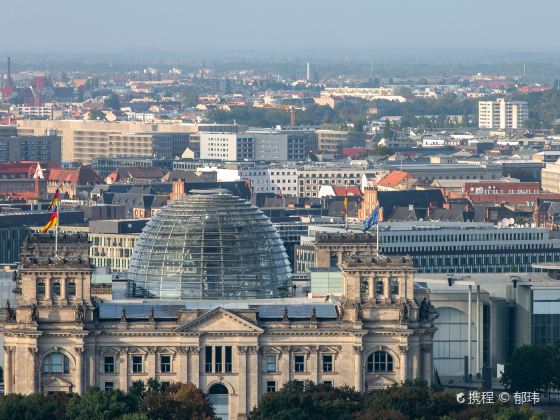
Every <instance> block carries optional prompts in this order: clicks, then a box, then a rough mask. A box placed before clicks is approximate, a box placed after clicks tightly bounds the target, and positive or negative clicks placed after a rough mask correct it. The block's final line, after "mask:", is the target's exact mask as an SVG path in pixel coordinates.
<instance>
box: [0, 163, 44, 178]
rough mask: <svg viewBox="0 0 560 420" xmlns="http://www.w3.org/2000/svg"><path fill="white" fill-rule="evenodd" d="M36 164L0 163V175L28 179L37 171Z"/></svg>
mask: <svg viewBox="0 0 560 420" xmlns="http://www.w3.org/2000/svg"><path fill="white" fill-rule="evenodd" d="M37 165H38V163H37V162H5V163H0V174H4V175H6V174H17V175H25V174H27V176H28V177H29V178H31V177H33V174H34V173H35V170H36V169H37Z"/></svg>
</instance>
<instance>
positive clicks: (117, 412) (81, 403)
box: [66, 387, 137, 420]
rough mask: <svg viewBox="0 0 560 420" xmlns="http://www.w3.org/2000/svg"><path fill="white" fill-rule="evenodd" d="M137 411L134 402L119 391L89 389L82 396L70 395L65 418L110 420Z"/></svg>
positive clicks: (74, 419)
mask: <svg viewBox="0 0 560 420" xmlns="http://www.w3.org/2000/svg"><path fill="white" fill-rule="evenodd" d="M136 411H137V405H136V401H134V398H132V397H131V396H128V395H126V394H124V393H123V392H122V391H121V390H114V391H101V390H100V389H99V388H96V387H94V388H89V389H88V391H87V392H86V393H85V394H83V395H81V396H80V395H77V394H74V395H72V398H71V399H70V401H69V402H68V405H67V409H66V418H68V419H73V420H112V419H115V418H118V417H119V416H123V415H125V414H131V413H134V412H136Z"/></svg>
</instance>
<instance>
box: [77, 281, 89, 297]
mask: <svg viewBox="0 0 560 420" xmlns="http://www.w3.org/2000/svg"><path fill="white" fill-rule="evenodd" d="M75 282H76V300H77V301H78V302H83V301H84V287H83V282H84V276H82V277H81V279H78V278H76V280H75ZM86 292H87V293H89V291H86Z"/></svg>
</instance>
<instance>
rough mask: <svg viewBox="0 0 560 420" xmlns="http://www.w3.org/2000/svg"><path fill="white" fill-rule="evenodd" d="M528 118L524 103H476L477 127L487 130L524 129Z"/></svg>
mask: <svg viewBox="0 0 560 420" xmlns="http://www.w3.org/2000/svg"><path fill="white" fill-rule="evenodd" d="M528 118H529V105H528V103H527V102H525V101H507V100H505V99H504V98H498V99H496V100H495V101H479V102H478V126H479V128H483V129H488V130H498V129H500V130H518V129H522V128H524V127H525V123H526V121H527V119H528Z"/></svg>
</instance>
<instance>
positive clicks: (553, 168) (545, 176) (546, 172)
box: [541, 163, 560, 193]
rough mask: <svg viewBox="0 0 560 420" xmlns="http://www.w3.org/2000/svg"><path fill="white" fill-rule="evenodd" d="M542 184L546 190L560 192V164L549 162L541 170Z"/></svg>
mask: <svg viewBox="0 0 560 420" xmlns="http://www.w3.org/2000/svg"><path fill="white" fill-rule="evenodd" d="M541 186H542V189H543V190H544V191H548V192H552V193H560V164H559V163H547V164H546V166H545V167H544V168H543V169H542V171H541Z"/></svg>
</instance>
